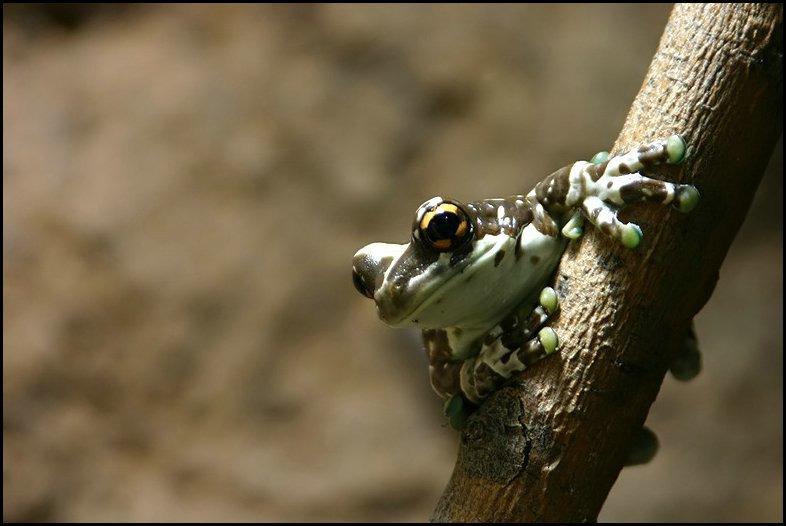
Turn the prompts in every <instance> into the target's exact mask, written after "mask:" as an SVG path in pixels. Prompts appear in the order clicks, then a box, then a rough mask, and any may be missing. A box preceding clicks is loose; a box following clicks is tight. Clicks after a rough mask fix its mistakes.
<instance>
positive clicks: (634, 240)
mask: <svg viewBox="0 0 786 526" xmlns="http://www.w3.org/2000/svg"><path fill="white" fill-rule="evenodd" d="M643 237H644V233H643V232H642V231H641V227H639V225H637V224H636V223H627V224H625V225H622V227H621V228H620V241H621V242H622V244H623V245H624V246H626V247H627V248H636V247H637V246H639V243H641V239H642V238H643Z"/></svg>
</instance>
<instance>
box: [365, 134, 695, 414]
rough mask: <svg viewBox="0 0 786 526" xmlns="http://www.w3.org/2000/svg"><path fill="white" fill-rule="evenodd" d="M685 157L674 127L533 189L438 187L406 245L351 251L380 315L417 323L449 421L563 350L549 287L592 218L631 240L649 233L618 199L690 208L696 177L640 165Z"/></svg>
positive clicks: (391, 321) (392, 321) (630, 243)
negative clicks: (486, 191)
mask: <svg viewBox="0 0 786 526" xmlns="http://www.w3.org/2000/svg"><path fill="white" fill-rule="evenodd" d="M685 155H686V144H685V141H684V140H683V139H682V138H681V137H680V136H678V135H673V136H671V137H669V138H668V139H664V140H658V141H655V142H652V143H650V144H646V145H643V146H641V147H639V148H635V149H633V150H631V151H629V152H627V153H624V154H622V155H618V156H614V157H611V156H610V155H609V154H608V153H607V152H600V153H598V154H597V155H595V156H594V157H593V158H592V160H590V161H578V162H575V163H573V164H570V165H568V166H565V167H564V168H561V169H559V170H557V171H556V172H554V173H552V174H551V175H549V176H547V177H546V178H545V179H543V180H542V181H540V182H539V183H538V184H537V185H536V186H535V188H534V189H533V190H532V191H531V192H529V193H528V194H527V195H513V196H511V197H508V198H505V199H484V200H481V201H474V202H471V203H466V204H465V203H461V202H459V201H456V200H453V199H447V198H443V197H433V198H431V199H429V200H428V201H426V202H425V203H423V204H422V205H420V207H418V209H417V211H416V212H415V217H414V221H413V223H412V230H411V235H410V239H409V242H408V243H405V244H391V243H371V244H370V245H367V246H365V247H363V248H361V249H360V250H359V251H358V252H357V253H356V254H355V255H354V258H353V261H352V279H353V282H354V285H355V287H356V288H357V290H358V291H359V292H360V293H361V294H363V295H364V296H366V297H368V298H371V299H373V300H374V302H375V303H376V307H377V312H378V314H379V317H380V318H381V319H382V321H384V322H385V323H387V324H388V325H390V326H393V327H408V326H414V327H419V328H420V329H422V332H423V342H424V344H425V350H426V352H427V354H428V357H429V362H430V366H429V371H430V379H431V385H432V387H433V388H434V390H435V391H436V392H437V394H439V395H440V396H441V397H443V398H445V399H446V400H447V402H446V406H445V412H446V415H447V416H448V417H449V418H450V419H451V424H452V425H453V426H454V427H460V426H461V424H462V420H463V419H464V418H466V415H467V414H468V411H469V410H471V408H473V407H476V406H477V405H478V404H480V403H481V402H482V400H483V399H484V398H486V397H488V396H489V394H490V393H491V392H493V391H494V390H495V389H497V388H498V387H499V386H500V385H501V384H502V383H503V382H504V381H505V380H506V379H508V378H510V377H511V375H513V374H514V373H516V372H518V371H522V370H524V369H525V368H526V367H528V366H529V365H531V364H533V363H534V362H536V361H538V360H540V359H542V358H544V357H546V356H548V355H550V354H552V353H554V352H555V351H557V350H558V348H559V337H558V335H557V334H556V332H555V331H554V330H553V329H552V328H551V327H549V326H548V323H549V320H550V319H552V317H553V316H554V314H555V313H556V312H557V310H558V309H559V304H558V299H557V295H556V293H555V292H554V290H553V289H552V288H550V287H548V286H547V285H548V283H549V282H550V280H551V279H552V277H553V275H554V273H555V271H556V268H557V265H558V264H559V261H560V258H561V256H562V254H563V252H564V251H565V249H566V247H567V244H568V242H569V241H570V240H572V239H576V238H578V237H579V236H581V235H582V233H583V225H584V220H585V219H587V220H589V222H590V223H592V224H593V225H595V226H596V227H597V228H598V229H599V230H600V231H601V232H603V233H604V234H605V235H607V236H609V237H611V238H612V239H615V240H617V241H618V242H620V243H621V244H622V245H624V246H625V247H628V248H631V249H634V248H636V247H637V246H638V245H639V243H640V242H641V239H642V236H643V234H642V231H641V229H640V228H639V226H638V225H636V224H634V223H623V222H622V221H621V220H619V219H618V218H617V212H618V210H619V209H620V208H622V207H624V206H625V205H627V204H629V203H633V202H639V201H648V202H655V203H660V204H664V205H665V204H671V205H673V206H675V207H676V208H677V209H678V210H680V211H681V212H689V211H690V210H692V209H693V208H694V206H695V205H696V204H697V202H698V200H699V193H698V191H697V190H696V188H695V187H693V186H691V185H684V184H673V183H670V182H665V181H659V180H655V179H651V178H649V177H647V176H645V175H644V174H643V173H642V172H643V171H644V170H647V169H648V168H651V167H653V166H656V165H658V164H661V163H668V164H677V163H680V162H682V161H683V159H684V158H685ZM694 361H695V360H694ZM691 374H692V373H690V372H688V373H684V374H683V376H686V377H687V376H690V375H691Z"/></svg>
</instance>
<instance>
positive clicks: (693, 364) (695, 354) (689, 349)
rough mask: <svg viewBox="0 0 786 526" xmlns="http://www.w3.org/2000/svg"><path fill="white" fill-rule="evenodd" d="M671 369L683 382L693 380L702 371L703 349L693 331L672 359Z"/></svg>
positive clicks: (676, 377)
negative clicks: (700, 348) (700, 349)
mask: <svg viewBox="0 0 786 526" xmlns="http://www.w3.org/2000/svg"><path fill="white" fill-rule="evenodd" d="M669 371H671V374H672V376H674V378H675V379H677V380H679V381H681V382H687V381H688V380H693V379H694V378H696V376H698V374H699V373H700V372H701V351H699V344H698V342H697V341H696V337H695V335H694V334H693V331H691V333H690V334H689V335H688V337H687V338H685V341H684V342H683V344H682V347H681V348H680V349H679V352H678V353H677V354H676V355H675V356H674V357H673V358H672V359H671V363H670V364H669Z"/></svg>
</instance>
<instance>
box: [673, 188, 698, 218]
mask: <svg viewBox="0 0 786 526" xmlns="http://www.w3.org/2000/svg"><path fill="white" fill-rule="evenodd" d="M698 203H699V191H698V190H696V187H695V186H691V185H689V184H685V185H680V186H679V188H678V190H677V201H676V203H675V205H676V206H677V210H679V211H680V212H682V213H684V214H687V213H688V212H690V211H691V210H693V209H694V208H696V205H697V204H698Z"/></svg>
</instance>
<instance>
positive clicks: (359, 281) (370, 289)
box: [352, 262, 375, 300]
mask: <svg viewBox="0 0 786 526" xmlns="http://www.w3.org/2000/svg"><path fill="white" fill-rule="evenodd" d="M374 281H375V280H374V279H373V277H372V276H369V275H368V273H367V272H364V271H363V267H360V268H358V265H357V264H355V263H354V262H353V264H352V284H353V285H355V288H356V289H357V291H358V292H360V293H361V294H363V295H364V296H365V297H367V298H371V299H372V300H373V299H374Z"/></svg>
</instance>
